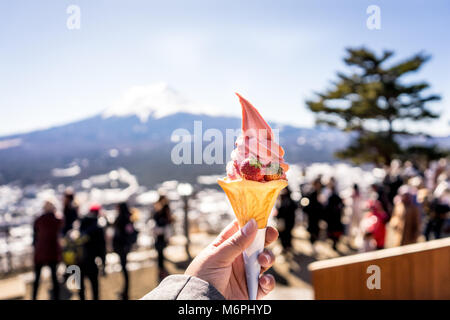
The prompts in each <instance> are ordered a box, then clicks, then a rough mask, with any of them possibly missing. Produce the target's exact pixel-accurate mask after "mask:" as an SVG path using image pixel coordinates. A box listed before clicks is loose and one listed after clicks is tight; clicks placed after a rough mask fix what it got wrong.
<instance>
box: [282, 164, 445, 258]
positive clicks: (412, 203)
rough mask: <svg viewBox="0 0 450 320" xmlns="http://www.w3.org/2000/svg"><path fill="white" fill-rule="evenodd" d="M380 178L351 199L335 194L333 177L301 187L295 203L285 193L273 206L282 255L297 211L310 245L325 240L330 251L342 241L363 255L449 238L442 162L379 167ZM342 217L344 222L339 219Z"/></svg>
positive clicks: (288, 244) (288, 246)
mask: <svg viewBox="0 0 450 320" xmlns="http://www.w3.org/2000/svg"><path fill="white" fill-rule="evenodd" d="M384 173H385V174H384V179H383V180H381V181H380V182H379V183H374V184H371V185H370V187H369V188H367V190H364V192H362V191H361V190H360V186H358V185H357V184H355V185H353V187H352V190H351V192H350V193H348V192H342V190H341V192H338V188H337V186H338V181H336V180H335V179H334V178H333V177H331V178H327V179H325V178H324V177H322V176H319V177H317V178H316V179H314V180H313V181H311V182H309V183H305V184H304V185H302V186H301V188H300V189H301V193H302V199H301V201H300V203H297V202H296V201H294V200H292V198H291V197H290V190H289V189H285V190H284V191H283V192H282V194H281V197H280V200H279V201H278V204H277V212H278V214H277V218H278V222H280V223H279V225H280V229H281V230H280V239H281V244H282V245H283V248H284V250H286V251H289V250H291V248H292V235H291V232H292V229H293V228H294V225H295V217H296V212H298V210H297V209H298V208H300V209H301V212H303V214H304V216H305V217H306V219H305V220H307V223H306V229H307V231H308V233H309V240H310V242H311V244H314V243H315V242H316V241H317V240H319V238H320V237H322V238H323V237H326V238H327V239H330V240H331V242H332V247H333V249H335V250H337V244H338V243H339V241H340V240H341V238H342V236H343V235H346V236H347V237H346V242H347V243H348V244H349V246H350V247H351V248H352V249H356V250H359V251H360V252H366V251H372V250H377V249H383V248H387V247H395V246H400V245H406V244H412V243H415V242H417V241H418V240H419V239H420V236H421V235H423V238H424V239H425V240H430V239H439V238H441V236H442V234H443V233H444V232H445V233H448V232H449V230H448V229H449V226H448V214H449V212H450V207H449V205H450V183H449V181H450V167H449V164H448V163H447V160H446V159H441V160H440V161H435V162H431V163H430V165H429V166H428V167H426V168H424V169H421V168H419V167H418V166H415V165H414V164H413V163H411V162H408V161H407V162H405V163H401V162H400V161H398V160H394V161H392V163H391V164H390V165H389V166H385V167H384ZM325 180H326V181H325ZM343 193H347V194H349V196H342V194H343ZM347 213H348V214H347ZM346 214H347V216H348V219H344V216H346ZM321 221H323V222H326V224H321ZM344 221H345V223H344ZM446 221H447V223H446ZM322 225H325V228H323V227H321V226H322ZM322 231H324V232H323V233H322Z"/></svg>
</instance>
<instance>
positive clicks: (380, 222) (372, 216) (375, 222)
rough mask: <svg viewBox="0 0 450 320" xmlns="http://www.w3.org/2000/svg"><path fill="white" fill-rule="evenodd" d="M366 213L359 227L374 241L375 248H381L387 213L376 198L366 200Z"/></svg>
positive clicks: (384, 235) (384, 234)
mask: <svg viewBox="0 0 450 320" xmlns="http://www.w3.org/2000/svg"><path fill="white" fill-rule="evenodd" d="M367 209H368V211H367V213H366V214H365V216H364V219H363V221H361V229H362V231H363V232H364V234H365V235H368V237H370V238H371V239H373V240H374V241H375V242H374V243H375V248H374V250H375V249H383V248H384V241H385V237H386V222H387V218H388V216H387V214H386V212H385V211H384V210H383V206H382V205H381V203H380V201H378V200H373V199H372V200H369V201H368V202H367Z"/></svg>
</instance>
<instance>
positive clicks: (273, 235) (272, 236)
mask: <svg viewBox="0 0 450 320" xmlns="http://www.w3.org/2000/svg"><path fill="white" fill-rule="evenodd" d="M277 239H278V230H277V229H275V228H274V227H267V229H266V240H265V242H264V247H267V246H268V245H269V244H271V243H272V242H274V241H275V240H277Z"/></svg>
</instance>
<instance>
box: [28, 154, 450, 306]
mask: <svg viewBox="0 0 450 320" xmlns="http://www.w3.org/2000/svg"><path fill="white" fill-rule="evenodd" d="M384 173H385V174H384V179H382V180H380V181H379V182H378V183H374V184H371V185H370V187H368V188H367V187H365V188H361V186H359V185H358V184H355V185H353V187H352V188H351V192H343V190H342V189H340V188H339V181H337V180H336V179H335V178H333V177H328V178H326V179H325V178H324V177H322V176H318V177H316V179H314V180H313V181H310V182H308V183H305V184H302V185H301V186H300V191H301V197H300V201H298V200H294V199H293V198H295V197H293V196H292V195H291V190H290V189H289V188H285V189H283V190H282V191H281V194H280V197H279V199H278V201H277V204H276V219H277V221H278V223H277V228H278V230H279V239H280V242H281V245H282V247H283V250H284V252H285V253H289V252H293V245H292V239H293V235H292V230H293V228H294V227H295V226H296V224H297V222H298V220H299V219H297V217H298V214H299V213H300V215H303V217H304V218H305V219H300V220H301V221H306V223H305V222H303V223H304V224H305V227H306V230H307V231H308V234H309V241H310V243H311V244H312V247H313V249H314V244H315V243H316V242H317V241H318V240H327V239H328V240H329V241H330V244H331V246H332V248H333V249H334V250H335V251H336V252H339V244H340V243H342V242H344V243H345V244H346V245H347V246H348V247H350V248H351V249H353V250H354V251H359V252H367V251H372V250H377V249H383V248H387V247H394V246H400V245H406V244H412V243H415V242H417V241H420V239H423V240H430V239H439V238H441V237H442V235H443V234H448V233H449V231H450V230H448V229H449V225H448V218H449V217H448V215H449V212H450V206H449V205H450V183H449V181H450V166H449V164H448V163H447V161H446V160H445V159H443V160H440V161H438V162H432V163H431V164H430V166H428V167H427V168H425V169H420V168H418V167H417V166H414V165H413V164H412V163H410V162H405V163H400V162H399V161H393V162H392V163H391V165H390V166H386V167H385V168H384ZM361 189H363V190H361ZM346 191H348V190H346ZM79 211H80V210H79V206H78V205H77V204H76V201H75V195H74V193H73V192H72V191H71V190H67V191H66V192H65V194H64V199H63V210H62V216H60V215H59V214H58V213H57V209H56V204H55V203H54V201H53V202H52V201H46V202H45V204H44V207H43V213H42V215H40V216H39V217H38V218H37V219H36V220H35V223H34V249H35V250H34V262H35V281H34V286H33V291H32V295H33V299H36V298H37V296H38V287H39V281H40V275H41V270H42V267H44V266H49V267H50V270H51V280H52V283H53V297H52V298H53V299H58V298H60V282H59V279H58V274H57V267H58V265H59V264H60V263H61V262H62V263H64V264H65V265H66V267H70V266H73V265H75V266H78V267H79V270H80V286H79V293H78V295H79V298H80V299H85V285H84V279H87V280H89V282H90V284H91V288H92V298H93V299H99V276H101V275H105V274H106V273H105V265H106V253H107V251H108V250H111V251H113V252H115V253H116V254H117V256H118V257H119V261H120V265H121V270H122V274H123V279H124V284H123V288H122V290H121V293H120V298H121V299H124V300H126V299H128V298H129V274H128V271H127V256H128V253H129V252H130V251H131V250H132V248H133V245H134V244H135V243H136V241H137V235H138V231H137V230H136V228H135V226H134V222H135V220H136V219H137V218H136V217H135V215H134V213H133V209H130V207H129V206H128V204H127V203H126V202H122V203H118V204H117V205H116V208H115V211H116V213H117V214H116V219H115V221H114V222H111V223H109V222H108V223H106V224H104V223H103V224H102V223H100V222H99V218H100V217H101V216H102V211H103V209H102V207H101V206H100V205H98V204H93V205H91V207H90V209H89V211H88V212H87V213H85V214H84V215H81V214H80V212H79ZM151 212H152V215H151V219H152V220H153V225H154V228H153V238H154V240H155V241H154V247H155V250H156V252H157V255H158V259H157V266H158V276H159V279H160V280H162V279H164V278H165V277H167V276H168V272H167V270H166V268H165V264H164V261H165V257H164V249H165V248H166V247H167V245H168V238H169V236H170V232H168V231H169V230H170V226H171V225H173V223H174V218H173V216H172V213H171V210H170V206H169V201H168V199H167V198H166V197H165V196H164V195H160V197H159V200H158V201H157V202H156V203H154V205H153V207H152V208H151ZM323 222H325V223H323ZM107 228H111V229H113V230H114V236H113V237H112V241H110V244H109V245H108V241H107V240H108V239H107V238H106V237H105V234H106V232H105V230H106V229H107ZM343 236H345V237H343ZM421 236H422V237H421ZM343 239H344V241H343ZM108 248H109V249H108ZM67 277H68V275H67V274H66V275H65V278H64V280H67Z"/></svg>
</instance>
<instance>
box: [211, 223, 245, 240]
mask: <svg viewBox="0 0 450 320" xmlns="http://www.w3.org/2000/svg"><path fill="white" fill-rule="evenodd" d="M238 230H239V223H238V221H237V220H236V219H234V220H233V221H232V222H231V223H230V224H228V225H227V226H226V227H225V229H223V230H222V232H221V233H220V234H219V235H218V236H217V238H216V239H215V240H214V242H213V243H212V245H213V246H214V247H218V246H219V245H220V244H221V243H223V242H224V241H225V240H227V239H228V238H229V237H231V236H232V235H233V234H235V233H236V231H238Z"/></svg>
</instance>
